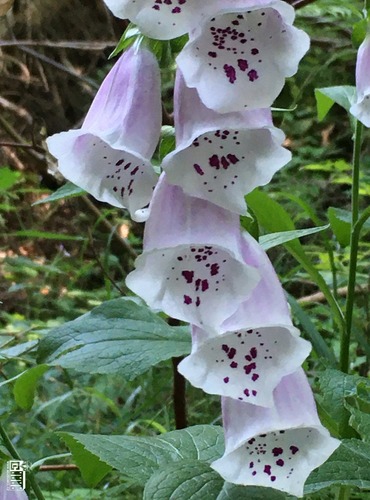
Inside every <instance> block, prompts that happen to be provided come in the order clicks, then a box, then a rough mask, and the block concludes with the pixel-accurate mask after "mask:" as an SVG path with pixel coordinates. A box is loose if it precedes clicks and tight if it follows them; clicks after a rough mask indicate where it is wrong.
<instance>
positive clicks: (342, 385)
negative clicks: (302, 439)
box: [316, 369, 361, 438]
mask: <svg viewBox="0 0 370 500" xmlns="http://www.w3.org/2000/svg"><path fill="white" fill-rule="evenodd" d="M360 381H361V377H358V376H356V375H346V374H345V373H342V372H340V371H338V370H333V369H327V370H325V371H323V372H322V373H321V374H320V376H319V389H320V395H317V396H316V398H317V401H318V409H319V413H320V416H321V417H322V419H323V421H324V422H323V423H324V425H325V426H326V427H327V428H328V429H329V431H330V432H331V433H332V434H334V435H335V436H336V437H343V438H348V437H354V436H356V433H355V432H354V431H353V429H351V427H349V425H348V420H349V417H350V413H349V411H348V410H347V409H346V408H345V399H346V397H347V396H351V395H354V394H356V390H357V389H356V386H357V384H358V383H359V382H360Z"/></svg>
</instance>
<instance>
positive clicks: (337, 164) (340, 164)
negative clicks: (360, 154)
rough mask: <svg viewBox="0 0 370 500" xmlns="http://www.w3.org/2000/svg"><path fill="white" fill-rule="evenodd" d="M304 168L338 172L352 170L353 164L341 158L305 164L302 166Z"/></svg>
mask: <svg viewBox="0 0 370 500" xmlns="http://www.w3.org/2000/svg"><path fill="white" fill-rule="evenodd" d="M301 168H302V170H312V171H314V172H315V171H316V172H317V171H318V172H331V173H335V174H338V173H339V172H350V171H351V165H350V164H349V163H348V162H347V161H345V160H343V159H341V160H334V161H333V160H326V161H322V162H320V163H310V164H309V165H304V166H303V167H301Z"/></svg>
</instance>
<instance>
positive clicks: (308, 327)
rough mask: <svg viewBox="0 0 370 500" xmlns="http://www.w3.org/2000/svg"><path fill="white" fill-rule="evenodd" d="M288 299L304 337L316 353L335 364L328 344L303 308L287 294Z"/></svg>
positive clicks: (335, 361)
mask: <svg viewBox="0 0 370 500" xmlns="http://www.w3.org/2000/svg"><path fill="white" fill-rule="evenodd" d="M288 301H289V304H290V306H291V308H292V314H293V317H294V318H296V319H297V320H298V322H299V324H300V325H301V327H302V329H303V331H304V332H305V334H306V338H308V340H309V341H310V342H311V343H312V347H313V348H314V350H315V352H316V354H317V355H318V356H319V357H321V358H324V359H325V360H327V361H329V363H330V364H331V365H333V366H335V365H336V364H337V360H336V359H335V356H334V353H333V351H332V350H331V349H330V348H329V346H328V344H327V343H326V342H325V340H324V339H323V338H322V336H321V335H320V332H319V331H318V330H317V329H316V327H315V325H314V323H313V322H312V321H311V318H310V317H309V315H308V314H307V313H306V312H305V311H304V310H303V308H302V307H301V306H300V305H299V303H298V302H297V301H296V300H295V299H294V297H292V296H291V295H288Z"/></svg>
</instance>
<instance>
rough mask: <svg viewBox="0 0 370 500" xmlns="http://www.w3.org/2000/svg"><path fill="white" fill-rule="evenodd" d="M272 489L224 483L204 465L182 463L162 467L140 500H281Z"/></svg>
mask: <svg viewBox="0 0 370 500" xmlns="http://www.w3.org/2000/svg"><path fill="white" fill-rule="evenodd" d="M288 497H289V498H292V497H290V496H289V495H285V494H284V493H281V492H280V491H276V490H273V489H272V488H262V487H260V488H259V487H254V486H237V485H235V484H230V483H225V482H224V481H223V479H222V478H221V477H220V476H219V475H218V474H217V472H215V471H214V470H212V469H211V468H210V466H209V465H208V464H207V463H204V462H199V461H196V460H186V461H183V462H182V463H181V467H179V466H178V464H176V463H175V464H170V465H165V466H162V467H161V468H160V469H158V471H157V472H155V473H154V474H153V475H152V477H151V478H150V479H149V481H148V482H147V483H146V485H145V489H144V496H143V500H163V499H165V498H173V499H176V500H246V499H251V500H252V499H253V500H285V499H287V498H288Z"/></svg>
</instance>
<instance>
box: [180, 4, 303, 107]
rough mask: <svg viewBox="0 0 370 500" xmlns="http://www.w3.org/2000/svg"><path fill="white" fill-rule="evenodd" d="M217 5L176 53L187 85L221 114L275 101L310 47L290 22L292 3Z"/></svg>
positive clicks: (266, 105) (300, 31) (262, 105)
mask: <svg viewBox="0 0 370 500" xmlns="http://www.w3.org/2000/svg"><path fill="white" fill-rule="evenodd" d="M215 6H217V9H215V11H214V12H213V16H212V17H211V18H210V19H208V20H207V21H205V22H203V23H202V24H199V25H198V26H197V27H196V28H195V29H194V30H193V31H192V32H191V33H190V38H189V42H188V43H187V44H186V45H185V47H184V49H183V50H182V51H181V53H180V54H179V56H178V57H177V64H178V67H179V68H180V70H181V72H182V74H183V75H184V78H185V82H186V84H187V86H188V87H192V88H196V89H197V91H198V93H199V95H200V98H201V100H202V101H203V103H204V104H205V105H206V106H207V107H208V108H211V109H214V110H216V111H218V112H220V113H226V112H232V111H236V112H238V111H241V110H243V109H246V108H248V109H256V108H267V107H269V106H271V104H272V103H273V101H274V100H275V98H276V97H277V96H278V94H279V93H280V91H281V89H282V88H283V85H284V81H285V78H286V77H289V76H292V75H294V74H295V73H296V71H297V67H298V63H299V61H300V60H301V59H302V57H303V56H304V54H305V53H306V52H307V50H308V48H309V37H308V35H307V34H306V33H305V32H304V31H302V30H299V29H297V28H295V27H293V26H292V23H293V21H294V16H295V12H294V9H293V7H292V6H290V5H288V4H287V3H286V2H283V1H281V0H276V1H271V0H270V1H266V0H255V1H253V0H252V1H246V0H244V1H243V0H229V1H227V0H226V1H223V2H216V4H215ZM210 89H212V90H211V91H210Z"/></svg>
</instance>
